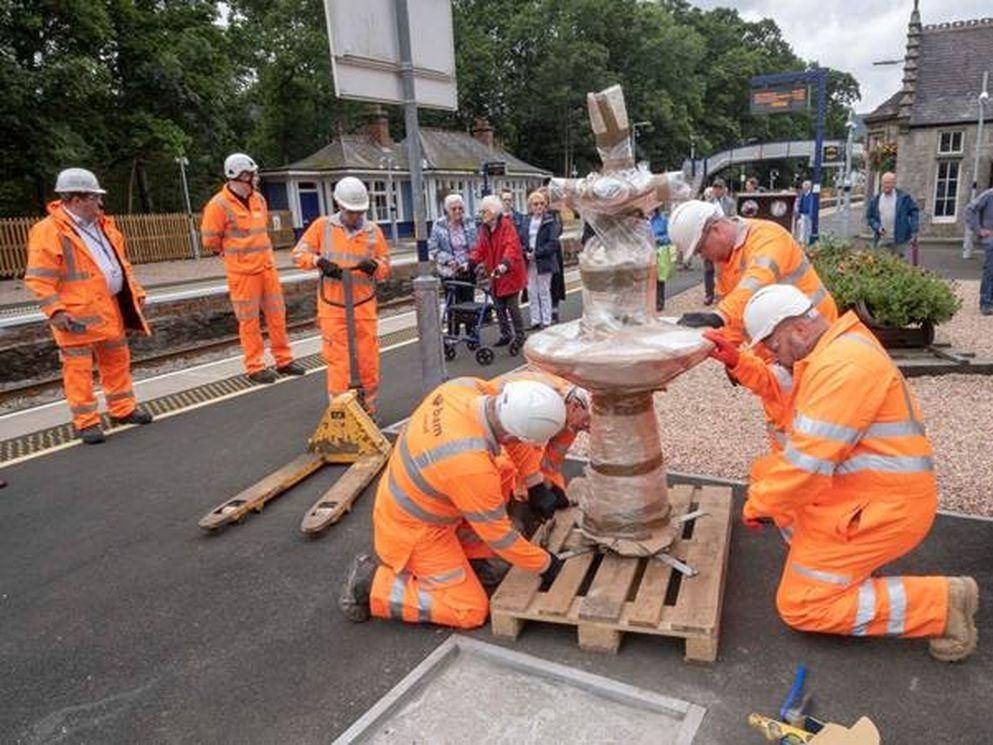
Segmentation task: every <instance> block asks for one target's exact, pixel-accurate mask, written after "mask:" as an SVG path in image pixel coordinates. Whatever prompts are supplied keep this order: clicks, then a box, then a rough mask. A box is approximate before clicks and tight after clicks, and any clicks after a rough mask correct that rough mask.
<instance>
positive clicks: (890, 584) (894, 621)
mask: <svg viewBox="0 0 993 745" xmlns="http://www.w3.org/2000/svg"><path fill="white" fill-rule="evenodd" d="M886 592H887V594H888V595H889V597H890V620H889V623H887V624H886V633H887V634H889V635H891V636H902V635H903V634H904V632H905V631H906V630H907V590H906V588H905V587H904V586H903V577H886Z"/></svg>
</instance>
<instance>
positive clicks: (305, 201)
mask: <svg viewBox="0 0 993 745" xmlns="http://www.w3.org/2000/svg"><path fill="white" fill-rule="evenodd" d="M320 216H321V197H320V194H318V193H317V184H315V183H312V182H303V183H301V184H300V220H301V221H302V222H303V227H304V229H306V228H307V226H308V225H310V224H311V223H312V222H313V221H314V220H316V219H317V218H318V217H320Z"/></svg>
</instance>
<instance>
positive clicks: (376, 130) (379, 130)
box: [366, 106, 393, 148]
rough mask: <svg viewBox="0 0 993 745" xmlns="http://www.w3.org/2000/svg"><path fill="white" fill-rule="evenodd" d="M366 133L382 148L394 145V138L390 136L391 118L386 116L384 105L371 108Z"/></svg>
mask: <svg viewBox="0 0 993 745" xmlns="http://www.w3.org/2000/svg"><path fill="white" fill-rule="evenodd" d="M366 134H367V135H368V136H369V139H371V140H372V141H373V142H374V143H375V144H376V145H377V146H379V147H381V148H391V147H393V138H392V137H390V119H389V117H388V116H386V112H385V111H383V107H382V106H373V107H372V109H371V110H370V112H369V120H368V123H367V124H366Z"/></svg>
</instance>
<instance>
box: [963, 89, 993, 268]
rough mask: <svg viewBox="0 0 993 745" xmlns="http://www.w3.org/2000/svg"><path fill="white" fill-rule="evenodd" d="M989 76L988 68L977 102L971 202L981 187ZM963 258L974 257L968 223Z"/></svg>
mask: <svg viewBox="0 0 993 745" xmlns="http://www.w3.org/2000/svg"><path fill="white" fill-rule="evenodd" d="M989 78H990V73H989V71H988V70H987V71H986V72H984V73H983V90H982V92H981V93H980V94H979V97H978V98H977V103H978V105H979V120H978V127H977V128H976V154H975V158H974V160H973V162H972V188H971V189H970V190H969V201H970V202H971V201H972V200H973V199H975V198H976V192H977V191H978V188H979V153H980V150H981V149H982V146H983V114H984V113H985V111H984V109H985V108H986V102H987V101H988V100H989V98H990V94H989V91H988V90H987V85H988V83H989ZM962 258H963V259H971V258H972V231H971V230H969V226H968V225H967V226H966V227H965V236H964V237H963V239H962Z"/></svg>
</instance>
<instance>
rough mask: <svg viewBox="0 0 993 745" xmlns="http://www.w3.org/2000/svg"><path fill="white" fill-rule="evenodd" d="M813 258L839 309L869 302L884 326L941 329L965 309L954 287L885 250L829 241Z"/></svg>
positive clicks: (812, 251) (820, 243)
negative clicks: (923, 325)
mask: <svg viewBox="0 0 993 745" xmlns="http://www.w3.org/2000/svg"><path fill="white" fill-rule="evenodd" d="M808 255H809V256H810V258H811V260H812V261H813V263H814V268H815V269H816V270H817V274H818V275H819V276H820V278H821V281H822V282H823V283H824V285H825V286H826V287H827V289H828V291H829V292H830V293H831V295H833V296H834V300H835V302H836V303H837V304H838V310H839V311H845V310H854V309H855V308H857V307H858V305H859V303H864V305H865V306H866V308H867V309H868V310H869V312H870V313H872V316H873V318H874V319H875V320H876V322H877V323H879V324H882V325H885V326H910V325H912V324H919V323H925V322H930V323H933V324H936V325H937V324H939V323H944V322H945V321H948V320H950V319H951V317H952V316H954V315H955V313H956V311H958V309H959V307H960V306H961V305H962V301H961V300H960V299H959V298H958V297H957V296H956V295H955V293H954V291H953V290H952V284H951V283H949V282H946V281H945V280H943V279H942V278H941V277H939V276H938V275H936V274H935V273H934V272H931V271H928V270H927V269H922V268H921V267H915V266H911V265H910V264H908V263H907V262H906V261H904V260H903V259H901V258H899V257H897V256H894V255H892V254H890V253H889V252H886V251H876V250H873V249H856V248H854V247H853V246H852V244H851V242H849V241H845V240H842V239H838V238H834V237H828V238H823V239H821V240H820V241H818V242H817V244H816V245H815V246H813V247H811V248H810V249H809V250H808Z"/></svg>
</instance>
